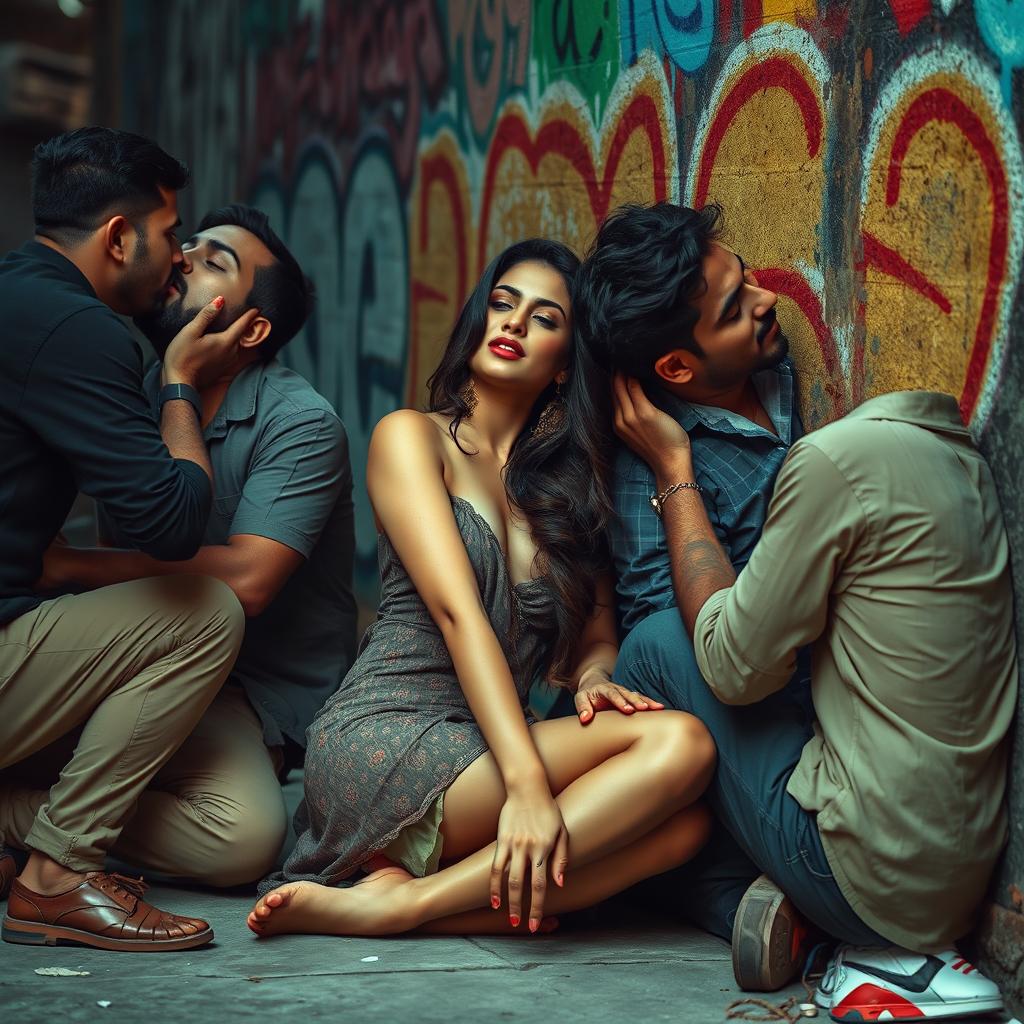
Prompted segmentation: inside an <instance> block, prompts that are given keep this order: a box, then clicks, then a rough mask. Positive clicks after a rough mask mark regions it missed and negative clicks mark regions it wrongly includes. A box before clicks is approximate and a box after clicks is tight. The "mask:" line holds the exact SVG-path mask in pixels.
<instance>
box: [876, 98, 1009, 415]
mask: <svg viewBox="0 0 1024 1024" xmlns="http://www.w3.org/2000/svg"><path fill="white" fill-rule="evenodd" d="M933 121H940V122H943V123H946V124H952V125H954V126H955V127H957V128H958V129H959V130H960V132H961V133H962V134H963V136H964V138H966V139H967V141H968V142H969V143H970V145H971V147H972V148H973V149H974V151H975V152H976V153H977V154H978V158H979V160H980V161H981V164H982V167H984V169H985V174H986V176H987V177H988V183H989V189H990V190H991V195H992V232H991V241H990V243H989V251H988V277H987V279H986V282H985V294H984V296H983V298H982V302H981V313H980V315H979V317H978V325H977V328H976V329H975V334H974V345H973V347H972V349H971V356H970V360H969V361H968V364H967V376H966V379H965V380H964V390H963V393H962V394H961V396H960V414H961V415H962V416H963V418H964V421H965V422H966V421H968V420H969V419H970V416H971V413H972V412H973V410H974V406H975V404H976V402H977V401H978V395H979V394H980V392H981V385H982V380H983V378H984V374H985V366H986V364H987V363H988V357H989V352H990V350H991V348H992V338H993V335H994V333H995V323H996V312H997V307H998V304H999V289H1000V287H1001V285H1002V282H1003V278H1004V276H1005V272H1006V260H1007V255H1008V250H1009V236H1008V233H1007V225H1008V223H1009V216H1010V196H1009V189H1008V187H1007V181H1006V172H1005V170H1004V168H1003V163H1002V160H1001V158H1000V156H999V151H998V149H997V148H996V145H995V143H994V142H993V141H992V139H991V138H989V135H988V131H987V130H986V128H985V124H984V122H983V121H982V120H981V118H980V117H979V116H978V115H977V114H976V113H975V112H974V111H973V110H972V109H971V108H970V107H969V106H967V104H966V103H964V101H963V100H962V99H960V97H959V96H957V95H956V94H955V93H953V92H951V91H950V90H949V89H944V88H935V89H929V90H928V91H927V92H924V93H922V94H921V95H920V96H918V97H917V99H915V100H914V101H913V103H911V104H910V107H909V108H908V110H907V112H906V114H905V115H904V117H903V120H902V121H901V122H900V124H899V127H898V128H897V130H896V136H895V138H894V139H893V145H892V152H891V154H890V157H889V168H888V174H887V178H886V190H885V203H886V206H895V205H896V203H898V202H899V198H900V186H901V184H902V174H903V161H904V159H905V158H906V155H907V152H908V151H909V149H910V145H911V143H912V142H913V141H914V139H915V138H916V137H917V134H918V132H920V131H921V129H922V128H924V127H925V125H928V124H931V123H932V122H933ZM864 239H865V245H864V258H865V262H866V263H869V264H870V265H872V266H875V267H877V268H878V269H879V270H881V271H882V272H883V273H886V274H890V275H891V276H893V277H895V278H896V279H897V280H900V281H903V282H904V283H906V284H908V285H910V286H911V287H913V288H915V289H916V290H917V291H921V292H922V294H926V295H927V294H928V293H927V292H926V291H922V288H921V287H919V284H920V282H918V283H916V284H915V281H916V278H915V276H914V275H917V277H918V278H920V281H921V282H924V281H925V279H924V277H923V275H921V274H920V273H919V272H918V271H916V270H915V269H914V268H913V267H911V266H910V264H909V263H907V262H906V261H905V260H902V259H901V258H900V257H898V256H897V259H900V262H901V264H902V268H901V267H900V266H898V265H895V264H894V263H893V262H892V261H891V260H888V259H886V258H885V253H883V252H882V251H881V250H879V249H878V247H877V246H875V245H874V244H873V242H874V241H875V240H874V239H873V238H872V237H871V236H870V235H868V234H866V233H865V235H864ZM882 248H883V249H884V247H882ZM886 252H888V253H892V250H886ZM893 255H896V254H894V253H893ZM925 283H927V284H928V285H929V287H931V288H934V285H931V284H930V282H925ZM935 291H936V292H937V291H938V290H937V289H935ZM938 294H940V295H941V293H938ZM928 297H929V298H932V299H933V301H935V299H934V297H933V296H932V295H928ZM947 307H948V302H947ZM940 308H942V307H941V304H940ZM944 312H947V313H948V312H949V308H946V309H945V310H944Z"/></svg>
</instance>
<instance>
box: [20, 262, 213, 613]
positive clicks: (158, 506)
mask: <svg viewBox="0 0 1024 1024" xmlns="http://www.w3.org/2000/svg"><path fill="white" fill-rule="evenodd" d="M142 363H143V361H142V352H141V350H140V349H139V346H138V345H137V344H136V342H135V339H134V338H133V337H132V335H131V332H130V331H129V330H128V328H127V327H126V326H125V324H124V323H122V322H121V320H119V319H118V317H117V316H116V315H115V314H114V313H113V312H112V311H111V309H110V308H109V307H108V306H106V305H104V304H103V303H102V302H100V300H99V299H98V298H97V297H96V293H95V292H94V291H93V289H92V287H91V285H90V284H89V282H88V281H87V280H86V278H85V276H84V275H83V274H82V273H81V272H80V271H79V270H78V268H77V267H75V265H74V264H73V263H71V261H70V260H68V259H66V258H65V257H64V256H62V255H61V254H60V253H58V252H56V251H55V250H53V249H51V248H49V247H48V246H46V245H43V244H41V243H39V242H27V243H26V244H25V245H23V246H22V247H21V248H20V249H17V250H15V251H14V252H12V253H9V254H8V256H7V257H6V258H5V259H4V260H3V262H0V625H3V624H4V623H7V622H10V621H11V620H12V619H15V618H17V617H18V616H19V615H22V614H24V613H25V612H27V611H28V610H30V609H31V608H34V607H35V606H36V605H38V604H39V603H40V601H41V600H42V598H41V597H40V596H39V595H37V594H35V593H34V592H33V589H32V587H33V584H34V583H35V581H36V580H37V579H38V578H39V575H40V572H41V571H42V556H43V553H44V552H45V550H46V548H47V547H48V546H49V544H50V542H51V541H52V540H53V538H54V537H55V536H56V534H57V532H58V531H59V530H60V528H61V525H62V524H63V522H64V519H65V517H66V516H67V514H68V510H69V509H70V508H71V504H72V502H73V501H74V499H75V495H76V493H77V492H78V491H82V492H83V493H85V494H87V495H89V496H90V497H93V498H95V499H96V500H97V501H99V502H102V504H103V506H104V508H105V509H106V510H107V512H108V514H109V515H110V516H111V517H112V519H113V520H114V521H115V522H116V523H117V525H118V527H119V529H120V530H121V532H122V533H123V535H124V536H126V537H128V538H130V540H131V543H132V545H133V546H134V547H136V548H138V549H139V550H141V551H145V552H146V553H147V554H150V555H152V556H154V557H155V558H162V559H184V558H191V557H192V556H193V555H194V554H195V553H196V551H197V550H198V548H199V545H200V544H201V543H202V538H203V531H204V529H205V528H206V522H207V519H208V518H209V514H210V502H211V499H212V489H211V487H210V481H209V479H208V478H207V476H206V474H205V473H204V472H203V470H202V469H201V468H200V467H199V466H198V465H196V464H195V463H194V462H188V461H186V460H182V459H173V458H172V457H171V455H170V452H168V450H167V446H166V445H165V444H164V441H163V438H162V437H161V435H160V431H159V429H158V428H157V425H156V424H155V423H154V421H153V414H152V411H151V409H150V407H149V403H148V402H147V400H146V398H145V397H144V396H143V393H142Z"/></svg>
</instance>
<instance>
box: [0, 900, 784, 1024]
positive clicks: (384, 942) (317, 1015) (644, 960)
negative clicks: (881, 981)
mask: <svg viewBox="0 0 1024 1024" xmlns="http://www.w3.org/2000/svg"><path fill="white" fill-rule="evenodd" d="M151 896H152V900H153V902H154V903H156V904H157V905H159V906H161V907H166V908H167V909H169V910H176V911H180V912H182V913H185V912H187V913H189V914H197V915H200V916H202V917H205V918H206V919H207V920H209V921H210V922H211V924H212V925H213V927H214V931H215V932H216V935H217V939H216V941H215V943H213V944H212V945H211V946H209V947H206V948H204V949H200V950H195V951H192V952H187V953H180V954H163V955H160V954H153V955H149V956H132V955H130V954H113V953H99V952H96V951H92V950H85V949H74V948H70V947H60V948H55V949H49V948H36V947H28V946H13V945H9V944H4V945H2V946H0V1020H2V1021H4V1022H8V1021H10V1022H14V1021H17V1022H19V1024H21V1022H33V1024H34V1022H37V1021H38V1022H44V1021H46V1022H53V1021H61V1022H73V1024H78V1022H93V1021H100V1022H109V1024H115V1022H117V1024H121V1022H125V1024H129V1022H131V1024H137V1022H140V1021H143V1020H146V1019H147V1018H150V1017H152V1018H153V1019H154V1020H156V1019H159V1020H161V1021H167V1020H174V1021H182V1022H202V1024H205V1022H207V1021H216V1022H218V1024H220V1022H224V1021H234V1020H251V1019H254V1018H255V1017H256V1015H257V1014H259V1015H260V1016H263V1017H270V1018H275V1019H277V1018H282V1019H283V1018H285V1017H286V1016H287V1017H289V1018H290V1019H292V1020H299V1021H304V1020H321V1019H323V1020H332V1021H335V1020H336V1021H346V1022H353V1024H355V1022H364V1021H365V1022H368V1024H369V1022H374V1024H376V1022H381V1024H384V1022H394V1021H410V1022H416V1024H433V1022H437V1024H441V1022H444V1024H456V1022H457V1024H462V1022H466V1024H469V1022H476V1021H485V1020H486V1021H492V1020H493V1021H524V1022H526V1021H531V1022H535V1021H559V1022H562V1021H580V1022H583V1021H587V1022H594V1021H626V1020H630V1021H661V1020H664V1021H673V1022H677V1024H678V1022H687V1024H689V1022H704V1021H708V1022H711V1021H715V1022H717V1021H722V1020H724V1018H725V1008H726V1007H727V1006H728V1005H729V1003H731V1002H732V1001H733V999H735V998H737V997H738V996H739V993H738V992H737V990H736V988H735V985H734V983H733V979H732V966H731V962H730V959H729V950H728V947H727V946H726V944H725V943H723V942H721V941H719V940H718V939H715V938H712V937H711V936H708V935H706V934H705V933H703V932H699V931H696V930H694V929H690V928H686V927H680V926H678V925H673V924H671V923H670V922H666V921H657V920H652V919H650V918H648V919H643V918H638V917H637V916H636V915H635V914H632V913H630V912H629V911H627V910H623V909H613V911H612V918H613V920H611V921H609V923H608V924H607V925H605V926H601V927H598V926H596V925H595V924H594V923H593V921H592V918H591V919H582V920H580V921H577V922H570V923H568V925H567V927H566V928H565V930H564V931H562V932H561V933H556V934H554V935H549V936H541V937H530V938H525V937H524V938H504V937H502V938H479V939H463V938H450V937H422V938H420V937H417V938H399V939H332V938H324V937H318V936H282V937H279V938H274V939H269V940H259V939H256V938H255V937H254V936H252V934H251V933H250V932H249V931H248V930H247V929H246V928H245V924H244V915H245V913H246V912H247V911H248V909H249V907H250V906H251V905H252V902H253V900H252V897H251V896H249V895H237V894H224V893H210V892H200V891H195V890H192V891H189V890H181V889H170V888H167V887H154V889H153V890H152V891H151ZM367 957H376V958H377V959H375V960H364V958H367ZM37 967H68V968H72V969H75V970H84V971H89V972H90V975H89V977H64V978H59V977H58V978H53V977H41V976H39V975H36V974H35V973H34V971H35V969H36V968H37ZM802 991H803V989H802V987H800V986H796V987H795V988H794V989H792V990H791V991H789V990H788V991H786V992H783V993H780V994H779V1001H781V1000H782V999H784V998H785V997H786V996H788V995H789V994H796V993H799V992H802ZM101 1000H109V1002H110V1006H109V1007H106V1008H103V1007H100V1006H99V1005H98V1003H99V1001H101Z"/></svg>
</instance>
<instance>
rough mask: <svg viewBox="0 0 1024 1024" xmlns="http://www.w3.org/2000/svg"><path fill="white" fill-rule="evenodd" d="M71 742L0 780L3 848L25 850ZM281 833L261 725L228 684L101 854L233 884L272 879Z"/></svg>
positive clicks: (282, 815)
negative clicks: (106, 851) (5, 841)
mask: <svg viewBox="0 0 1024 1024" xmlns="http://www.w3.org/2000/svg"><path fill="white" fill-rule="evenodd" d="M74 739H75V737H74V734H72V735H71V736H68V737H65V738H64V739H62V740H59V741H58V742H57V743H55V744H53V745H52V746H50V747H47V748H46V749H45V750H43V751H40V753H39V754H37V755H35V756H34V757H31V758H29V759H28V760H27V761H23V762H22V763H21V764H18V765H15V766H14V767H13V768H11V769H9V770H8V771H7V772H5V773H2V774H0V833H3V834H5V835H6V836H7V839H8V842H10V843H11V845H13V846H23V845H24V837H26V836H27V835H28V832H29V831H30V829H31V827H32V823H33V822H34V821H35V818H36V815H37V814H38V811H39V809H40V807H41V806H42V805H43V804H44V803H45V802H46V799H47V793H46V789H47V787H48V786H49V785H50V783H51V782H52V781H53V779H54V778H55V777H56V774H57V772H58V771H59V770H60V765H61V764H63V763H64V761H65V760H66V759H67V751H68V750H69V749H71V748H72V747H73V746H74ZM287 824H288V823H287V815H286V811H285V806H284V798H283V796H282V793H281V784H280V783H279V782H278V780H277V771H276V768H275V764H274V759H273V757H272V755H271V752H270V751H269V750H268V749H267V747H266V745H265V744H264V742H263V726H262V725H261V723H260V720H259V718H258V717H257V715H256V712H255V711H253V709H252V706H251V705H250V704H249V701H248V699H247V698H246V696H245V694H244V693H243V691H242V690H241V688H239V687H237V686H231V685H228V686H225V687H224V689H222V690H221V691H220V693H219V694H217V696H216V697H215V698H214V701H213V703H212V704H211V705H210V707H209V709H208V710H207V711H206V713H205V714H204V715H203V717H202V718H201V719H200V720H199V724H198V725H197V726H196V727H195V729H194V730H193V731H192V733H191V735H190V736H189V737H188V739H186V740H185V742H184V743H183V744H182V745H181V746H180V747H179V748H178V750H177V751H176V752H175V753H174V754H173V755H172V756H171V758H170V760H169V761H168V762H167V763H166V764H165V765H164V766H163V767H162V768H161V769H160V771H158V772H157V773H156V775H155V776H154V777H153V781H152V782H151V783H150V785H149V787H148V788H147V789H146V790H145V792H143V793H142V795H141V797H140V798H139V803H138V809H137V810H136V812H135V814H134V815H133V816H132V817H131V818H130V819H129V820H128V821H127V822H126V824H125V826H124V828H123V829H122V830H121V835H120V837H119V838H118V840H117V842H116V843H115V844H114V846H113V848H112V849H111V851H110V852H111V853H112V854H113V855H114V856H115V857H117V858H118V859H119V860H122V861H125V862H127V863H129V864H131V865H132V866H133V867H137V868H144V869H146V870H147V871H158V872H160V873H161V874H163V875H169V876H172V877H176V878H184V879H189V880H191V881H197V882H201V883H203V884H204V885H214V886H229V885H242V884H245V883H247V882H254V881H256V880H258V879H260V878H263V877H264V876H265V875H268V874H269V873H270V872H271V871H272V870H273V868H274V866H275V865H276V863H277V859H278V855H279V854H280V852H281V846H282V845H283V843H284V838H285V833H286V831H287Z"/></svg>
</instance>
